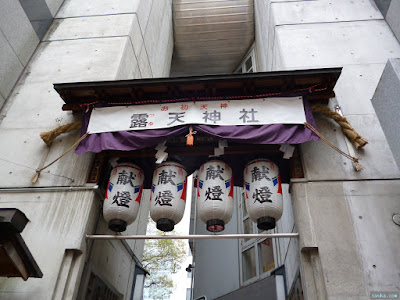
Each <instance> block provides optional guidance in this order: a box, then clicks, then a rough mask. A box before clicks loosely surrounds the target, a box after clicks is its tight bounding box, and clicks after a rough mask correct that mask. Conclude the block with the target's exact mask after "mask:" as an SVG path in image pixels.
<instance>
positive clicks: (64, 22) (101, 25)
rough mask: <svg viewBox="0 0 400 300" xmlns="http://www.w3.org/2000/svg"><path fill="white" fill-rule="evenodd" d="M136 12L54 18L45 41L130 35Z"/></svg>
mask: <svg viewBox="0 0 400 300" xmlns="http://www.w3.org/2000/svg"><path fill="white" fill-rule="evenodd" d="M136 18H137V16H136V15H135V14H122V15H109V16H96V17H77V18H67V19H56V20H54V23H53V26H52V28H51V29H50V30H49V32H48V34H47V35H46V36H45V37H44V39H43V40H44V41H56V40H73V39H87V38H98V37H113V36H114V37H115V36H127V35H129V29H130V28H131V26H132V22H133V20H134V19H136Z"/></svg>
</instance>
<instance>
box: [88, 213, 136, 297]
mask: <svg viewBox="0 0 400 300" xmlns="http://www.w3.org/2000/svg"><path fill="white" fill-rule="evenodd" d="M97 233H99V234H100V233H101V234H104V233H105V234H113V233H114V232H112V231H111V230H109V229H108V228H107V224H106V222H105V221H104V218H102V217H100V219H99V224H98V228H97ZM89 263H90V266H92V268H93V270H95V271H97V272H98V274H101V275H102V276H103V278H104V279H105V280H106V281H107V282H109V283H110V284H111V285H112V286H113V287H114V288H115V289H117V290H118V292H120V293H121V294H123V295H128V294H129V293H130V289H131V287H132V284H131V283H130V282H129V280H130V273H131V272H134V270H135V267H134V266H135V263H134V261H133V260H132V257H131V256H130V255H129V253H128V251H127V250H126V249H125V247H124V246H123V244H122V242H121V241H117V240H116V241H112V240H110V241H97V242H95V243H94V246H93V248H92V251H91V255H90V260H89Z"/></svg>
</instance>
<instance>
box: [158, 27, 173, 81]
mask: <svg viewBox="0 0 400 300" xmlns="http://www.w3.org/2000/svg"><path fill="white" fill-rule="evenodd" d="M173 52H174V33H173V31H172V30H171V31H170V35H169V39H168V46H167V53H166V56H165V60H164V68H163V72H162V75H161V77H170V73H171V62H172V55H173Z"/></svg>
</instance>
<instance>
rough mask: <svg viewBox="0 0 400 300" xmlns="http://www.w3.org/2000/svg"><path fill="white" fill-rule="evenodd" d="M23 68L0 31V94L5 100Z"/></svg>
mask: <svg viewBox="0 0 400 300" xmlns="http://www.w3.org/2000/svg"><path fill="white" fill-rule="evenodd" d="M23 69H24V66H23V65H22V63H21V61H20V60H19V59H18V57H17V55H16V54H15V52H14V50H13V49H12V47H11V46H10V44H9V43H8V41H7V39H6V37H5V36H4V35H3V33H2V32H1V31H0V93H1V94H2V95H3V97H4V98H7V97H8V95H9V94H10V92H11V90H12V88H13V87H14V85H15V83H16V82H17V80H18V78H19V75H20V74H21V73H22V70H23Z"/></svg>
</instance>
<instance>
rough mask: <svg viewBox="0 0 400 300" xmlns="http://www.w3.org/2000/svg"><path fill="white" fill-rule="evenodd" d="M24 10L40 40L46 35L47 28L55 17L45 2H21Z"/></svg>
mask: <svg viewBox="0 0 400 300" xmlns="http://www.w3.org/2000/svg"><path fill="white" fill-rule="evenodd" d="M19 2H20V3H21V6H22V8H23V9H24V11H25V13H26V15H27V16H28V18H29V20H30V22H31V24H32V26H33V29H35V32H36V34H37V36H38V37H39V39H42V37H43V36H44V35H45V33H46V31H47V28H49V26H50V24H51V21H52V20H53V15H52V14H51V12H50V10H49V8H48V7H47V3H46V1H45V0H35V1H32V0H19Z"/></svg>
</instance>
